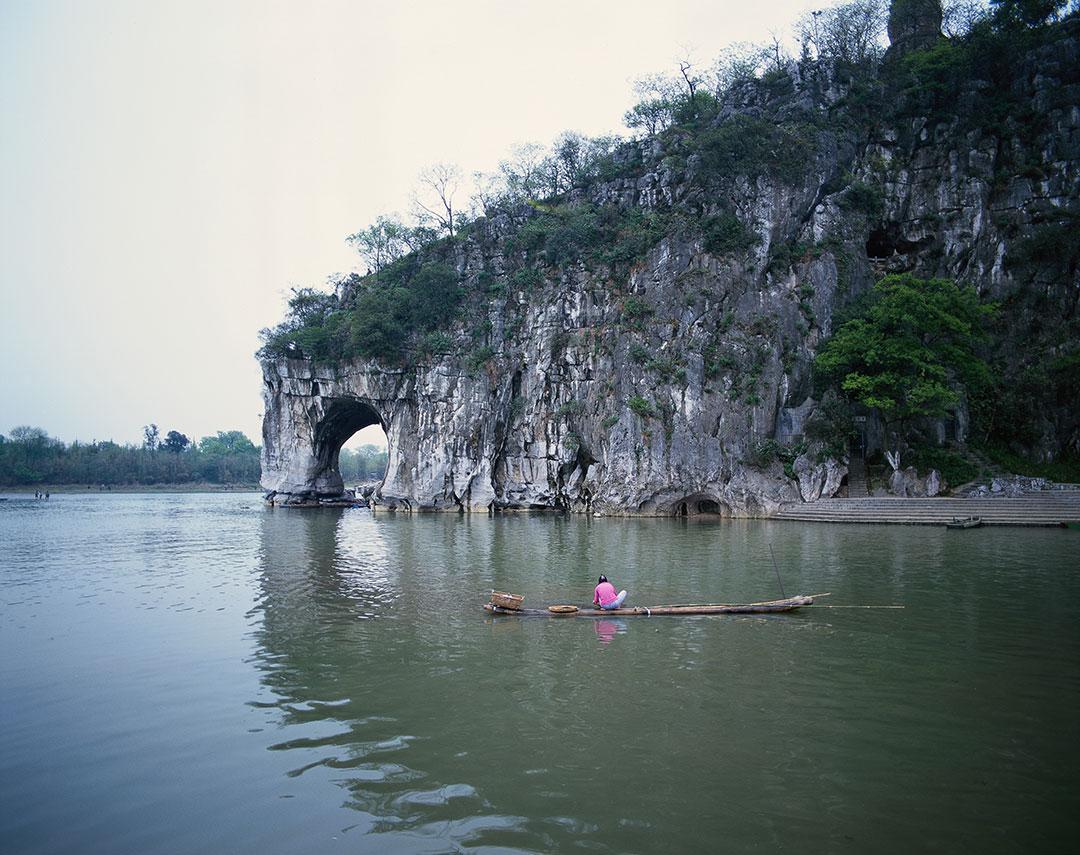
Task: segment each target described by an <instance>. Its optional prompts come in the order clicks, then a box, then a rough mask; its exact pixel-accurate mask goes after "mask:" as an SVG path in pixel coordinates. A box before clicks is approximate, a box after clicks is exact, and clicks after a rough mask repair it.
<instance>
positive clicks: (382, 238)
mask: <svg viewBox="0 0 1080 855" xmlns="http://www.w3.org/2000/svg"><path fill="white" fill-rule="evenodd" d="M345 241H346V242H347V243H350V244H352V246H353V248H354V249H355V250H356V251H357V252H358V253H360V257H361V258H362V259H364V261H365V262H366V263H367V265H368V267H369V268H371V272H372V273H373V274H374V275H375V278H376V279H378V277H379V273H380V272H381V271H382V269H383V268H384V267H386V266H387V265H388V264H393V263H394V262H395V261H397V260H398V259H399V258H401V256H403V255H404V254H405V252H406V251H407V250H408V249H409V228H408V226H405V225H403V224H402V223H399V222H398V221H397V220H393V219H391V218H390V217H378V218H377V219H376V220H375V222H374V224H372V225H370V226H368V227H367V228H366V229H361V230H360V231H358V232H357V233H356V234H352V235H349V236H348V237H347V238H345Z"/></svg>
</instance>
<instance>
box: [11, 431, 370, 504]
mask: <svg viewBox="0 0 1080 855" xmlns="http://www.w3.org/2000/svg"><path fill="white" fill-rule="evenodd" d="M259 452H260V449H259V446H257V445H255V444H254V443H252V441H251V440H250V439H248V438H247V436H245V435H244V434H243V433H242V432H241V431H238V430H229V431H218V432H217V433H216V434H214V435H213V436H204V437H203V438H202V439H200V440H198V441H197V442H195V441H192V440H190V439H188V437H187V436H185V435H184V434H182V433H180V432H179V431H175V430H171V431H169V432H168V433H166V434H165V436H164V438H163V437H161V435H160V432H159V430H158V427H157V425H147V426H146V427H145V428H143V442H142V444H141V445H120V444H118V443H115V442H111V441H108V440H106V441H103V442H96V441H95V442H77V441H76V442H72V443H65V442H63V441H62V440H59V439H57V438H55V437H51V436H49V434H48V433H47V432H46V431H45V430H43V429H42V428H39V427H28V426H26V425H22V426H19V427H15V428H12V430H11V431H10V433H9V434H8V435H7V436H4V435H3V434H0V486H4V487H37V486H41V487H44V486H46V485H49V486H53V485H72V484H73V485H79V486H83V487H102V486H104V487H109V488H112V487H135V486H143V487H152V486H159V487H160V486H165V485H171V486H180V487H182V486H190V487H195V486H202V485H205V486H208V487H210V488H217V487H224V486H230V487H236V486H244V487H251V488H257V487H258V484H259V474H260V472H259ZM385 470H386V449H384V448H378V447H377V446H374V445H362V446H360V447H359V448H357V449H348V448H343V449H342V450H341V455H340V463H339V471H340V472H341V477H342V478H344V479H345V482H346V483H349V484H353V483H365V482H372V481H377V480H379V479H380V478H382V476H383V472H385Z"/></svg>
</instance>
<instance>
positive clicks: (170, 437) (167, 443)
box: [161, 430, 191, 454]
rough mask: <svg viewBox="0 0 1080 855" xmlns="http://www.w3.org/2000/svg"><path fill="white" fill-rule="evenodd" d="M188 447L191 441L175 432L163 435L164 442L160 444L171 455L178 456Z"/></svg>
mask: <svg viewBox="0 0 1080 855" xmlns="http://www.w3.org/2000/svg"><path fill="white" fill-rule="evenodd" d="M189 445H191V440H190V439H188V438H187V437H186V436H185V435H184V434H182V433H180V431H176V430H171V431H169V432H168V433H167V434H165V440H164V442H162V443H161V447H162V448H163V449H165V450H166V451H171V452H172V453H173V454H179V453H180V452H181V451H183V450H184V449H185V448H187V447H188V446H189Z"/></svg>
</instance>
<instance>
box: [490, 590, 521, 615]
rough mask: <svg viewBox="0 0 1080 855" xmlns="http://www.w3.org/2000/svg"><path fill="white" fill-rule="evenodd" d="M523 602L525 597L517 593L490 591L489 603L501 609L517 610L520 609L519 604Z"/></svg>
mask: <svg viewBox="0 0 1080 855" xmlns="http://www.w3.org/2000/svg"><path fill="white" fill-rule="evenodd" d="M524 602H525V598H524V597H519V596H518V595H517V594H508V593H506V592H505V591H492V592H491V604H492V605H493V606H498V607H499V608H501V609H512V610H513V611H518V610H520V609H521V604H522V603H524Z"/></svg>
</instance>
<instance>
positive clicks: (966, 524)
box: [945, 517, 982, 528]
mask: <svg viewBox="0 0 1080 855" xmlns="http://www.w3.org/2000/svg"><path fill="white" fill-rule="evenodd" d="M981 525H982V517H953V518H952V522H947V523H945V528H978V527H979V526H981Z"/></svg>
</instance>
